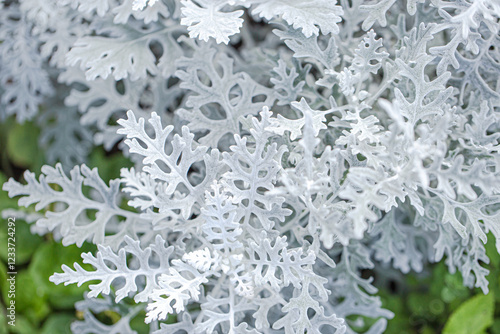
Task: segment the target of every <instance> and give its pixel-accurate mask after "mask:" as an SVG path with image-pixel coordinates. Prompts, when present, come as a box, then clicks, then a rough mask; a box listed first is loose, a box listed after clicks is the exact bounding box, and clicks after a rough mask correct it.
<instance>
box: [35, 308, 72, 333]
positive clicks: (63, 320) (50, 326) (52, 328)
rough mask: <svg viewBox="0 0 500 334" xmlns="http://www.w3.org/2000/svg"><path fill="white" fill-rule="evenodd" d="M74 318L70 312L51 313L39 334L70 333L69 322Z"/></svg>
mask: <svg viewBox="0 0 500 334" xmlns="http://www.w3.org/2000/svg"><path fill="white" fill-rule="evenodd" d="M74 320H76V319H75V317H74V316H72V315H71V314H65V313H63V314H54V315H51V316H50V317H49V318H48V319H47V321H45V323H44V324H43V327H42V331H41V332H40V333H41V334H66V333H67V334H69V333H71V328H70V326H71V322H73V321H74Z"/></svg>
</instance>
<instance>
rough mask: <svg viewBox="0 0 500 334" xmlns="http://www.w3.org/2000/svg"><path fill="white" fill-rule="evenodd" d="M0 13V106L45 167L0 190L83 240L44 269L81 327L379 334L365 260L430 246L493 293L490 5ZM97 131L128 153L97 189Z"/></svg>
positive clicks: (261, 5)
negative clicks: (75, 294) (73, 257)
mask: <svg viewBox="0 0 500 334" xmlns="http://www.w3.org/2000/svg"><path fill="white" fill-rule="evenodd" d="M0 6H2V7H3V8H2V9H1V11H0V40H1V41H2V43H1V44H0V83H1V84H0V94H1V99H0V103H1V104H0V117H1V118H6V117H8V116H11V115H14V116H15V117H16V119H17V120H18V121H19V122H23V121H26V120H30V119H33V120H35V121H36V122H37V123H38V124H40V126H41V129H42V132H41V134H40V146H41V147H43V148H44V149H45V150H46V152H47V163H49V165H45V166H44V167H42V169H41V175H40V176H39V177H36V176H35V174H34V173H31V172H26V173H25V174H24V180H25V182H23V183H20V182H17V181H15V180H14V179H11V180H9V181H8V182H5V183H4V185H3V190H5V191H7V192H8V194H9V196H10V197H16V196H20V197H19V202H18V204H19V206H24V207H34V209H35V210H36V211H38V212H39V214H37V215H36V216H35V218H32V219H31V220H32V221H33V223H34V231H35V232H37V233H38V234H45V233H52V234H53V235H54V238H55V239H57V240H62V243H63V244H64V245H72V244H76V245H77V246H79V247H80V246H82V245H83V244H84V242H91V243H93V244H95V245H97V247H98V249H97V252H96V253H95V254H92V253H82V258H83V262H84V263H86V264H90V265H91V266H90V268H91V269H89V267H88V266H87V267H82V266H80V265H79V264H78V263H76V264H74V265H72V266H71V267H70V266H67V265H63V266H62V272H57V273H55V274H54V275H53V276H51V278H50V280H51V281H52V282H54V283H56V284H61V283H64V284H71V283H76V284H78V285H80V284H83V283H85V282H89V281H91V282H93V283H94V284H91V285H90V286H89V290H90V291H89V292H88V294H86V296H85V299H84V300H83V301H80V302H78V303H77V304H76V308H77V309H78V310H80V311H83V312H84V320H83V321H80V322H75V323H74V324H73V326H72V330H73V331H74V332H75V333H104V332H106V333H108V332H109V333H111V332H113V333H132V332H133V330H132V329H131V327H130V320H131V319H132V318H133V317H135V316H136V315H137V314H138V313H140V312H142V311H144V312H145V319H144V320H145V322H146V323H147V324H149V326H150V332H154V333H156V334H159V333H177V332H182V331H185V332H187V333H210V334H211V333H213V332H218V333H286V334H289V333H297V334H298V333H355V332H357V331H358V329H359V328H361V327H365V328H366V327H368V331H367V333H382V332H384V330H385V328H386V326H387V321H388V319H391V318H392V317H393V313H392V312H391V311H389V310H387V309H385V308H383V307H382V303H381V301H380V298H379V297H377V295H376V294H377V289H376V288H375V287H374V286H373V285H372V283H373V282H372V278H371V277H367V276H366V275H363V273H365V274H366V270H367V269H374V267H375V268H376V267H377V266H378V267H380V268H393V269H397V270H399V271H400V272H402V273H404V274H407V273H409V272H410V271H413V272H420V271H422V270H423V269H424V268H425V267H426V266H427V265H428V264H429V263H433V262H439V261H441V260H442V259H444V261H445V263H446V265H447V268H448V270H449V272H451V273H453V272H455V271H459V272H460V273H461V275H462V277H463V283H464V285H466V286H468V287H479V288H481V289H482V290H483V292H484V293H488V281H487V279H486V276H487V275H488V272H489V271H488V270H487V269H486V268H485V266H484V264H487V263H488V262H489V259H488V257H487V256H486V252H485V243H486V242H487V234H488V233H491V234H492V236H493V239H496V248H497V251H498V252H500V154H499V149H500V132H499V131H500V112H499V111H500V75H499V74H500V34H499V32H500V3H498V1H496V0H474V1H472V0H471V1H468V0H457V1H453V0H432V1H426V0H407V1H396V0H374V1H364V0H340V1H339V2H338V3H337V1H335V0H45V1H40V0H18V1H8V0H5V1H0ZM94 145H103V146H104V147H105V148H106V149H107V150H116V149H120V150H122V151H123V154H124V155H126V156H128V157H130V159H131V160H132V161H133V162H134V167H132V168H123V169H122V170H121V172H120V178H118V179H114V180H111V181H110V182H109V184H108V183H106V182H104V181H103V180H102V179H101V177H100V176H99V174H98V171H97V169H92V168H89V167H87V166H86V165H85V164H82V163H84V162H85V161H86V159H87V156H88V154H89V152H90V150H91V148H92V146H94ZM8 214H17V215H20V216H22V215H24V216H25V215H26V213H23V212H22V211H20V210H18V211H17V212H13V211H12V210H10V211H8ZM4 215H5V213H4ZM388 270H389V269H388ZM128 298H133V302H131V301H127V299H128ZM106 309H109V310H113V311H114V312H116V313H118V314H119V315H120V318H119V321H116V322H114V323H113V324H103V323H101V322H100V321H99V320H98V319H97V318H96V316H95V314H97V313H99V312H101V311H102V310H106ZM172 315H176V317H175V318H173V317H172ZM369 318H372V319H374V320H373V321H371V322H366V321H367V319H369ZM173 319H174V320H175V319H176V320H175V321H173ZM367 324H369V325H367Z"/></svg>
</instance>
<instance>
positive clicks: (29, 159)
mask: <svg viewBox="0 0 500 334" xmlns="http://www.w3.org/2000/svg"><path fill="white" fill-rule="evenodd" d="M39 134H40V130H39V129H38V128H37V127H36V126H35V125H34V124H33V123H32V122H26V123H24V124H18V123H15V124H14V126H13V128H12V129H11V130H10V131H9V132H8V137H7V154H8V156H9V158H10V159H11V160H12V162H14V163H15V164H16V165H17V166H19V167H26V168H30V169H31V170H33V169H39V167H40V166H41V164H42V163H43V152H42V151H41V150H40V148H39V147H38V137H39Z"/></svg>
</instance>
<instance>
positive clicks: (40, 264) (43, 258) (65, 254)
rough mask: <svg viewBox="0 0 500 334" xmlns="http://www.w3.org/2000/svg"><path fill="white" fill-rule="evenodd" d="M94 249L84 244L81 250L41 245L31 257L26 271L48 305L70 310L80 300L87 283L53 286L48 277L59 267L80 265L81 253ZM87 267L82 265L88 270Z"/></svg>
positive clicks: (59, 245)
mask: <svg viewBox="0 0 500 334" xmlns="http://www.w3.org/2000/svg"><path fill="white" fill-rule="evenodd" d="M94 249H95V247H92V246H89V245H88V244H84V245H83V246H82V248H78V247H76V246H75V245H71V246H68V247H64V246H63V245H62V244H60V243H55V242H53V243H50V244H43V245H42V246H41V247H39V248H38V250H37V251H36V253H35V254H34V255H33V258H32V260H31V263H30V265H29V268H28V270H29V271H30V273H31V275H32V277H33V281H34V283H35V284H36V285H37V287H38V289H40V290H42V291H44V292H45V293H46V294H47V298H48V301H49V303H50V305H52V306H54V307H56V308H59V309H61V308H62V309H72V308H73V304H74V303H75V302H77V301H79V300H81V299H82V296H83V293H84V292H85V291H86V290H87V287H88V283H87V284H83V286H81V287H78V286H76V285H75V284H73V285H71V286H64V285H62V284H61V285H55V284H54V283H52V282H50V281H49V277H50V276H51V275H52V274H54V273H55V272H61V271H62V270H61V265H62V264H68V265H72V264H73V263H74V262H79V263H80V264H81V262H82V259H81V253H82V252H88V251H94ZM87 266H88V265H83V267H84V268H88V267H87Z"/></svg>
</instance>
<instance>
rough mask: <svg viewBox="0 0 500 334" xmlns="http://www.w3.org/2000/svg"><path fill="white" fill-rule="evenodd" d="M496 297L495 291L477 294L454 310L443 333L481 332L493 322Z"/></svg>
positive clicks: (473, 333)
mask: <svg viewBox="0 0 500 334" xmlns="http://www.w3.org/2000/svg"><path fill="white" fill-rule="evenodd" d="M494 310H495V297H494V295H493V293H489V294H487V295H481V294H480V295H477V296H474V297H472V298H470V299H469V300H467V301H466V302H464V303H463V304H462V305H460V307H459V308H458V309H457V310H456V311H455V312H453V314H452V315H451V316H450V318H449V319H448V321H447V322H446V325H445V326H444V330H443V334H461V333H463V334H479V333H482V332H484V330H485V329H487V328H489V327H490V326H491V325H492V324H493V314H494Z"/></svg>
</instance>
